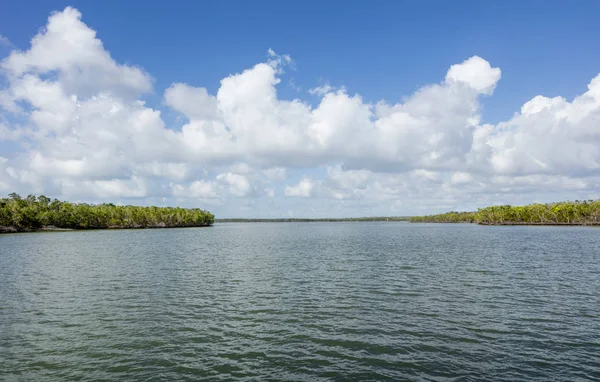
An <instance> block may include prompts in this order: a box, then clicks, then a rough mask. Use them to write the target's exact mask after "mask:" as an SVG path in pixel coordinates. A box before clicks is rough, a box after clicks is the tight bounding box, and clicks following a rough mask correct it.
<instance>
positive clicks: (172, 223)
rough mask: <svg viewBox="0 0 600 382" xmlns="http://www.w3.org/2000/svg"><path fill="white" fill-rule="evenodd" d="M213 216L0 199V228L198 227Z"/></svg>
mask: <svg viewBox="0 0 600 382" xmlns="http://www.w3.org/2000/svg"><path fill="white" fill-rule="evenodd" d="M214 219H215V217H214V216H213V215H212V214H211V213H210V212H208V211H203V210H201V209H198V208H191V209H186V208H179V207H138V206H115V205H114V204H100V205H91V204H84V203H80V204H77V203H68V202H61V201H59V200H56V199H54V200H51V199H49V198H47V197H45V196H43V195H42V196H40V197H35V196H33V195H29V196H28V197H27V198H21V197H20V196H19V195H17V194H15V193H12V194H10V195H9V198H2V199H0V227H7V228H12V229H15V230H17V231H26V230H36V229H40V228H42V227H56V228H70V229H94V228H162V227H199V226H208V225H211V224H213V223H214Z"/></svg>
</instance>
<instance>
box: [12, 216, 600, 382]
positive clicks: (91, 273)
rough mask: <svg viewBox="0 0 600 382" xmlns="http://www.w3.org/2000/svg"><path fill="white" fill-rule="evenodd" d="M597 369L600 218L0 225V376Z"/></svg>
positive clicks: (311, 376) (472, 373)
mask: <svg viewBox="0 0 600 382" xmlns="http://www.w3.org/2000/svg"><path fill="white" fill-rule="evenodd" d="M1 379H5V380H26V381H45V380H73V379H80V380H129V381H174V380H198V379H205V380H248V381H254V380H297V381H318V380H332V381H342V380H348V381H352V380H355V381H376V380H377V381H379V380H394V381H398V380H411V381H438V380H439V381H442V380H444V381H445V380H451V381H476V380H477V381H479V380H494V381H515V380H527V381H534V380H537V381H550V380H561V381H563V380H570V381H577V380H582V381H583V380H600V229H599V228H587V227H523V226H521V227H484V226H477V225H470V224H457V225H447V224H439V225H435V224H410V223H404V222H389V223H387V222H379V223H375V222H349V223H345V222H344V223H342V222H335V223H320V222H319V223H221V224H216V225H215V226H214V227H210V228H181V229H152V230H106V231H102V230H98V231H77V232H47V233H25V234H6V235H0V380H1Z"/></svg>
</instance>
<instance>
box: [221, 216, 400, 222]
mask: <svg viewBox="0 0 600 382" xmlns="http://www.w3.org/2000/svg"><path fill="white" fill-rule="evenodd" d="M408 219H409V217H408V216H374V217H363V218H320V219H304V218H280V219H244V218H229V219H228V218H226V219H216V220H215V222H217V223H295V222H300V223H308V222H387V221H408Z"/></svg>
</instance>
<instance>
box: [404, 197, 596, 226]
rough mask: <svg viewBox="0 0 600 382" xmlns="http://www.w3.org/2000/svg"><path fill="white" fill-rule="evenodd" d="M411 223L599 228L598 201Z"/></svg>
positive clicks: (495, 209)
mask: <svg viewBox="0 0 600 382" xmlns="http://www.w3.org/2000/svg"><path fill="white" fill-rule="evenodd" d="M409 221H411V222H430V223H478V224H490V225H519V224H543V225H569V224H571V225H600V200H584V201H579V200H576V201H574V202H558V203H547V204H540V203H536V204H530V205H526V206H510V205H503V206H491V207H485V208H480V209H478V210H477V212H448V213H445V214H439V215H429V216H413V217H411V218H410V219H409Z"/></svg>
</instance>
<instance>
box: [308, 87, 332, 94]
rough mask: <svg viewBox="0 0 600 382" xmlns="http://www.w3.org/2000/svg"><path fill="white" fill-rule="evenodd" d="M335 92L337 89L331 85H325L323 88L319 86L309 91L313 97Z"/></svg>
mask: <svg viewBox="0 0 600 382" xmlns="http://www.w3.org/2000/svg"><path fill="white" fill-rule="evenodd" d="M334 90H335V88H334V87H333V86H331V85H329V84H325V85H321V86H317V87H314V88H312V89H309V90H308V92H309V93H310V94H313V95H318V96H322V95H325V94H327V93H331V92H332V91H334Z"/></svg>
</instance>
